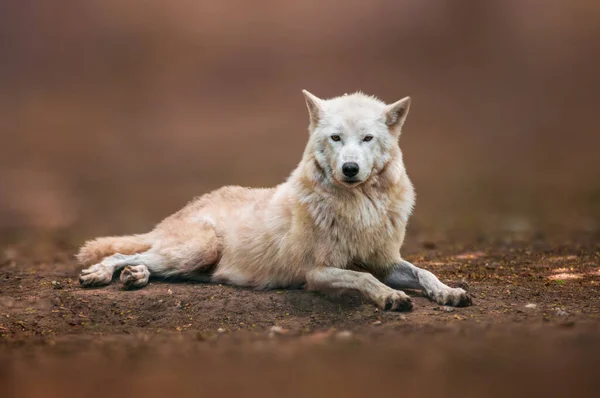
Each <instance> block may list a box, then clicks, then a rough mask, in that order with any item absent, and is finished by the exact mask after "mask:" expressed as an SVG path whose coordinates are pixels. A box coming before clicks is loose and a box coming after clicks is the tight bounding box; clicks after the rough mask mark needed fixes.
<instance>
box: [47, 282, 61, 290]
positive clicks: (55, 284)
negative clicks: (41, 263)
mask: <svg viewBox="0 0 600 398" xmlns="http://www.w3.org/2000/svg"><path fill="white" fill-rule="evenodd" d="M50 284H51V285H52V288H53V289H62V288H63V286H62V284H61V283H60V282H59V281H52V282H50Z"/></svg>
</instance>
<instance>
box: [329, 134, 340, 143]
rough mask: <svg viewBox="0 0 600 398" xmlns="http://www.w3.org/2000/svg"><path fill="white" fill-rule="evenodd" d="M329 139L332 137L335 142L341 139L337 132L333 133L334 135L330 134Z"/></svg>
mask: <svg viewBox="0 0 600 398" xmlns="http://www.w3.org/2000/svg"><path fill="white" fill-rule="evenodd" d="M331 139H332V140H333V141H335V142H338V141H339V140H341V138H340V136H339V135H337V134H334V135H332V136H331Z"/></svg>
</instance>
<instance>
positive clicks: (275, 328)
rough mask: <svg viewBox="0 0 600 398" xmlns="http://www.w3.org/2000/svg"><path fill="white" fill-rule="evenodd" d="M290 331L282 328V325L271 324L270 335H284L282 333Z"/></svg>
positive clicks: (271, 336)
mask: <svg viewBox="0 0 600 398" xmlns="http://www.w3.org/2000/svg"><path fill="white" fill-rule="evenodd" d="M287 332H288V330H287V329H284V328H282V327H281V326H277V325H275V326H271V329H270V330H269V337H270V338H273V337H275V336H277V335H282V334H286V333H287Z"/></svg>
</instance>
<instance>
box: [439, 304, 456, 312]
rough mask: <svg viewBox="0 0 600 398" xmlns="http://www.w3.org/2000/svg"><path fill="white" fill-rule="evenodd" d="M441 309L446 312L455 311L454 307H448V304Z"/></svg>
mask: <svg viewBox="0 0 600 398" xmlns="http://www.w3.org/2000/svg"><path fill="white" fill-rule="evenodd" d="M441 310H442V311H444V312H454V311H455V309H454V307H448V306H447V305H445V306H443V307H442V308H441Z"/></svg>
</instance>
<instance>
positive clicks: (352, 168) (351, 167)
mask: <svg viewBox="0 0 600 398" xmlns="http://www.w3.org/2000/svg"><path fill="white" fill-rule="evenodd" d="M358 170H359V168H358V164H357V163H354V162H348V163H344V164H343V166H342V173H344V175H345V176H346V177H354V176H356V175H357V174H358Z"/></svg>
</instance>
